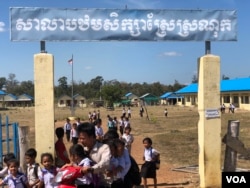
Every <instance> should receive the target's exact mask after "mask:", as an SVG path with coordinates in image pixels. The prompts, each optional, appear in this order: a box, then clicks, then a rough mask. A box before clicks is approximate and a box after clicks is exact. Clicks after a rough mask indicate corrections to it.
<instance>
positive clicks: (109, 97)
mask: <svg viewBox="0 0 250 188" xmlns="http://www.w3.org/2000/svg"><path fill="white" fill-rule="evenodd" d="M101 95H102V97H103V98H104V99H105V100H106V101H107V106H113V104H114V102H119V101H120V100H121V98H122V96H123V95H124V91H123V90H122V89H121V87H120V83H119V82H118V81H116V80H112V81H107V82H106V83H105V85H104V86H103V87H102V90H101Z"/></svg>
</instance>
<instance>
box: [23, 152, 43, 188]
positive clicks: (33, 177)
mask: <svg viewBox="0 0 250 188" xmlns="http://www.w3.org/2000/svg"><path fill="white" fill-rule="evenodd" d="M36 156H37V151H36V150H35V149H34V148H30V149H28V150H27V151H26V152H25V160H26V163H27V168H26V176H27V178H28V182H29V185H30V187H32V188H37V187H38V184H39V182H40V180H39V178H38V177H39V174H40V173H42V172H41V168H40V166H39V164H38V163H36Z"/></svg>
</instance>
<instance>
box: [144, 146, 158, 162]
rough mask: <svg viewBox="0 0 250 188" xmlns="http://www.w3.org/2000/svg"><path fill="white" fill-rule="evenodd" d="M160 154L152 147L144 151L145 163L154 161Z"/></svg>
mask: <svg viewBox="0 0 250 188" xmlns="http://www.w3.org/2000/svg"><path fill="white" fill-rule="evenodd" d="M159 154H160V153H159V152H158V151H157V150H156V149H154V148H152V147H150V148H145V149H144V157H145V161H152V158H153V157H155V156H157V155H159Z"/></svg>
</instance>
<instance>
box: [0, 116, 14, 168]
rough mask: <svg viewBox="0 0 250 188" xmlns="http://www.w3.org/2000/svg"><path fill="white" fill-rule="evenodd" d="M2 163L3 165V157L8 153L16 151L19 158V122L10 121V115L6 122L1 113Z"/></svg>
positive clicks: (0, 153) (0, 159) (0, 160)
mask: <svg viewBox="0 0 250 188" xmlns="http://www.w3.org/2000/svg"><path fill="white" fill-rule="evenodd" d="M0 127H1V128H0V141H1V143H0V164H2V165H3V157H4V156H5V155H6V154H7V153H10V152H12V153H14V154H15V156H16V157H17V159H19V140H18V123H9V118H8V116H6V117H5V122H4V121H3V120H2V116H1V114H0Z"/></svg>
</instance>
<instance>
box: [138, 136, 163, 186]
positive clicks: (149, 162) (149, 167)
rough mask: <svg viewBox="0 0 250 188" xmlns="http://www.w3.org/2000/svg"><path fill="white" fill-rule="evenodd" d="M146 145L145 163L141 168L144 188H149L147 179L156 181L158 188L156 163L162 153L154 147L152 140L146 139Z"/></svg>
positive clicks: (144, 141) (144, 143)
mask: <svg viewBox="0 0 250 188" xmlns="http://www.w3.org/2000/svg"><path fill="white" fill-rule="evenodd" d="M142 143H143V145H144V148H145V149H144V155H143V160H144V161H145V163H144V164H143V165H142V167H141V177H142V178H143V186H144V188H147V178H153V179H154V187H155V188H156V183H157V179H156V163H155V161H156V160H157V159H158V158H159V156H160V153H159V152H158V151H157V150H155V149H154V148H153V147H152V144H153V142H152V140H151V138H148V137H146V138H144V139H143V141H142Z"/></svg>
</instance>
